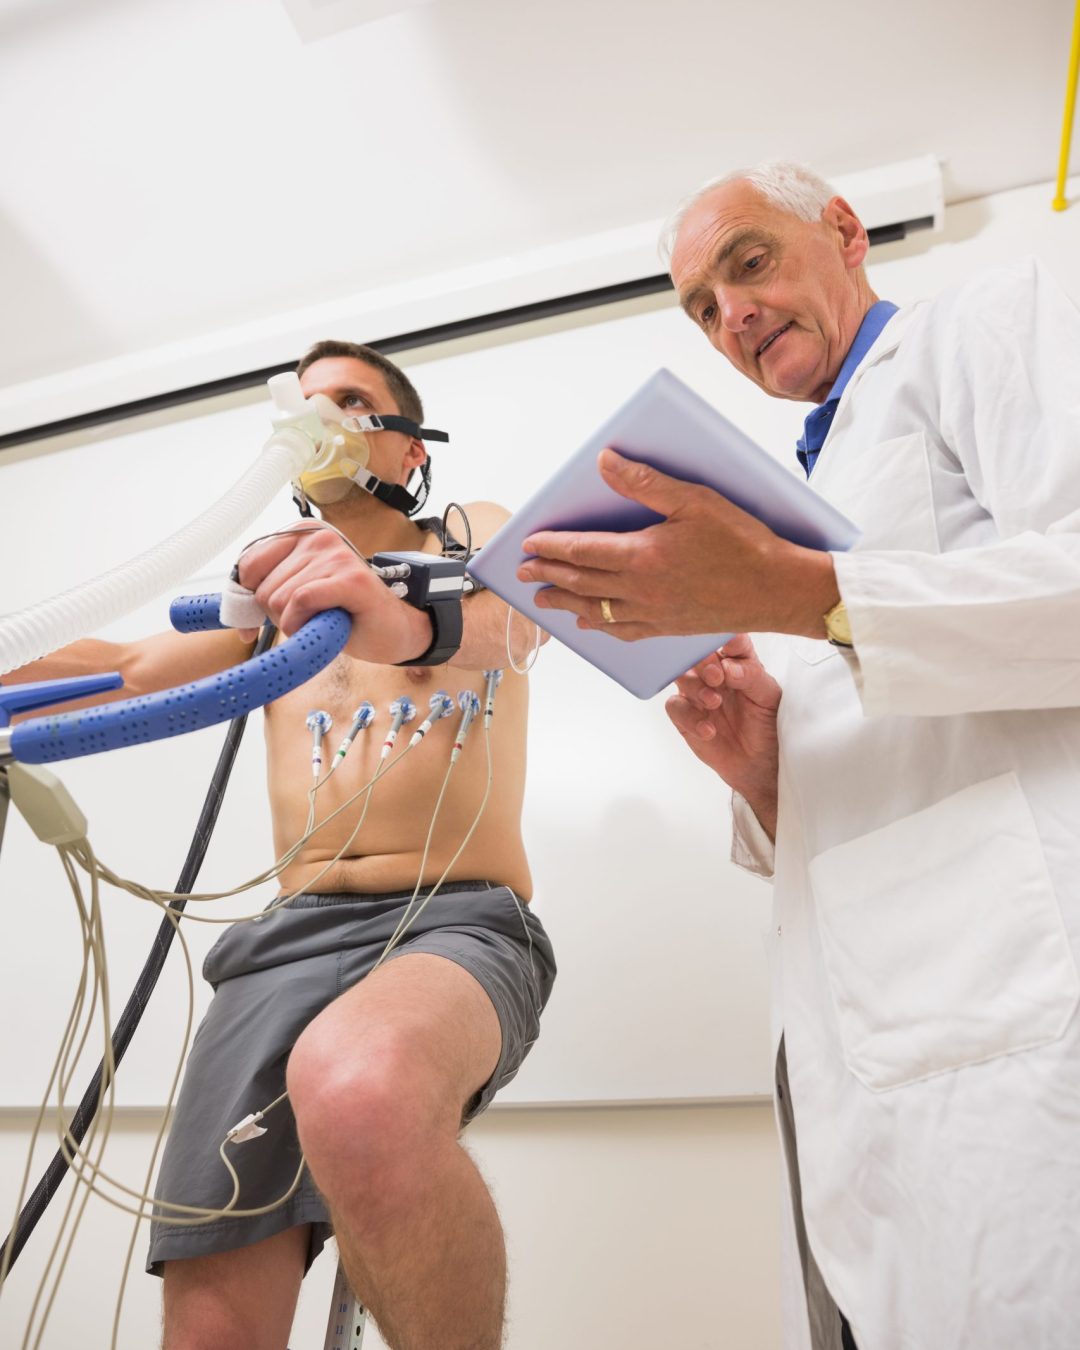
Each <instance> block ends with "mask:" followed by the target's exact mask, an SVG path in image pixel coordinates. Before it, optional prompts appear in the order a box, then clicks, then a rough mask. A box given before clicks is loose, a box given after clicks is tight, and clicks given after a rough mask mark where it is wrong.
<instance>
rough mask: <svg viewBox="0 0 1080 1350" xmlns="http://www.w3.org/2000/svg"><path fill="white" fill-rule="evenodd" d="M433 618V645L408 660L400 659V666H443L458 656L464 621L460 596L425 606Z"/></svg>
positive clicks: (429, 615) (427, 612)
mask: <svg viewBox="0 0 1080 1350" xmlns="http://www.w3.org/2000/svg"><path fill="white" fill-rule="evenodd" d="M423 609H424V612H425V613H426V614H427V615H428V617H429V618H430V619H431V629H432V637H431V646H430V647H428V648H427V650H426V651H423V652H421V653H420V655H419V656H414V657H412V658H411V659H410V660H408V661H398V662H397V663H396V664H397V665H399V666H442V665H445V664H446V662H447V661H449V660H450V658H451V657H452V656H456V655H457V652H458V649H459V647H460V646H461V634H462V627H463V626H462V621H461V600H460V599H459V598H458V597H454V598H453V599H448V600H435V601H433V602H432V603H431V604H430V605H424V606H423Z"/></svg>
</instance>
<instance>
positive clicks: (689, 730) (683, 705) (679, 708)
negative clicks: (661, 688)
mask: <svg viewBox="0 0 1080 1350" xmlns="http://www.w3.org/2000/svg"><path fill="white" fill-rule="evenodd" d="M664 711H665V712H666V713H667V715H668V717H669V718H670V719H671V722H672V725H673V726H674V727H675V730H676V731H677V732H679V734H680V735H681V736H682V737H683V738H684V739H685V740H686V741H687V743H688V744H689V745H690V747H691V749H693V748H694V742H695V741H711V740H714V739H715V738H716V726H715V724H714V723H713V722H712V720H711V719H710V718H708V717H704V716H702V713H701V710H700V708H698V707H696V706H695V704H694V703H693V702H692V701H690V700H689V699H686V698H681V697H679V696H678V695H672V697H671V698H669V699H668V700H667V702H666V703H665V704H664Z"/></svg>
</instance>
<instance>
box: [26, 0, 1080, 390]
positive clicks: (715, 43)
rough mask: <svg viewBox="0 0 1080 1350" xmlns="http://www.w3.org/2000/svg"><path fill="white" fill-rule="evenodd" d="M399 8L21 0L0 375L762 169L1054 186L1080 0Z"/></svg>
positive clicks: (452, 261) (557, 229)
mask: <svg viewBox="0 0 1080 1350" xmlns="http://www.w3.org/2000/svg"><path fill="white" fill-rule="evenodd" d="M393 3H394V0H0V125H2V127H3V128H4V131H3V136H2V139H0V296H2V297H3V307H4V315H5V323H4V324H3V331H2V333H0V386H3V385H8V384H13V383H17V382H20V381H24V380H28V379H31V378H35V377H38V376H43V375H49V374H53V373H56V372H58V371H62V370H65V369H68V368H70V367H74V366H81V365H84V364H86V363H89V362H96V361H99V360H103V359H106V358H110V357H115V356H123V355H126V354H129V353H131V352H135V351H138V350H139V349H141V348H144V347H146V346H157V345H159V344H163V343H166V342H177V341H184V340H186V339H189V338H192V337H195V336H198V335H200V334H204V333H206V332H208V331H211V330H216V329H218V328H222V327H226V326H231V325H235V324H240V323H246V322H254V321H259V320H262V319H265V318H267V317H269V316H272V315H275V314H278V313H280V312H281V311H284V310H290V309H293V308H296V307H300V306H307V305H313V304H318V303H321V302H324V301H332V300H334V299H335V298H336V297H339V296H341V295H342V294H347V293H352V292H357V291H366V290H370V289H372V288H374V287H378V286H384V285H389V284H391V283H395V282H398V281H403V280H406V279H408V278H414V277H417V276H427V275H431V274H436V273H441V272H443V271H446V270H447V269H451V268H457V267H462V266H466V265H468V264H471V263H476V262H480V261H483V260H484V259H487V258H491V257H499V256H503V255H508V254H515V253H519V252H522V251H524V250H527V249H532V248H537V247H541V246H544V245H547V244H552V243H557V242H559V241H563V240H567V239H571V238H574V237H577V236H580V235H585V234H592V233H594V232H597V231H601V230H608V229H613V228H616V227H619V226H622V225H627V224H631V223H635V222H638V221H644V220H650V219H653V218H656V217H660V216H663V215H666V214H667V212H668V211H669V210H670V209H671V207H672V206H673V205H674V204H675V202H676V200H677V199H678V198H679V197H681V196H682V195H683V194H684V193H685V192H687V191H689V190H690V189H692V188H693V187H694V186H696V185H697V184H698V183H699V182H700V181H701V180H702V179H704V178H706V177H710V176H712V175H714V174H717V173H722V172H724V171H726V170H727V169H730V168H733V167H735V166H737V165H740V164H746V163H750V162H753V161H754V160H756V159H759V158H764V157H769V156H777V155H781V156H784V157H792V158H797V159H803V160H806V161H808V162H810V163H812V164H813V165H814V166H815V167H816V168H818V169H819V170H820V171H822V172H823V173H825V174H826V175H827V176H828V175H830V174H844V173H850V172H853V171H856V170H860V169H864V168H868V167H871V166H873V165H876V164H883V163H888V162H891V161H894V160H901V159H907V158H910V157H913V156H916V155H920V154H925V153H927V152H932V153H935V154H937V155H938V156H940V157H941V158H942V159H943V161H944V164H945V184H946V197H947V199H948V200H950V201H956V200H961V199H965V198H968V197H972V196H980V195H983V194H986V193H990V192H994V191H997V190H1000V189H1004V188H1009V187H1016V186H1020V185H1022V184H1027V183H1032V182H1040V181H1046V180H1049V179H1051V178H1053V176H1054V173H1055V170H1056V165H1057V153H1058V140H1059V136H1060V132H1061V110H1062V105H1063V100H1064V91H1065V75H1066V64H1067V58H1068V44H1069V36H1070V28H1071V20H1072V9H1073V5H1072V0H1026V3H1025V4H1023V5H1022V6H1017V5H1016V4H1015V0H954V2H953V3H949V2H948V0H905V3H904V4H902V5H896V4H883V3H878V4H872V3H871V4H864V5H861V6H854V5H851V4H850V3H846V0H819V2H818V3H817V4H813V5H811V4H807V3H806V0H770V3H769V4H767V5H765V4H762V5H751V4H747V3H746V0H739V2H738V3H729V2H728V0H621V2H620V0H431V2H430V3H419V4H418V3H416V0H398V3H397V5H396V8H398V9H400V10H402V11H403V12H400V13H396V14H393V15H391V16H390V17H384V18H380V19H377V20H375V21H373V22H367V23H363V22H361V19H362V18H363V14H364V12H365V10H368V11H369V12H374V10H372V9H371V6H372V5H373V4H374V7H375V9H376V10H377V9H378V8H379V7H380V6H386V5H388V4H389V5H392V4H393ZM319 11H322V14H321V20H322V21H329V20H332V22H333V24H334V25H336V31H333V32H331V33H330V34H329V35H328V36H323V37H317V36H313V35H312V34H313V33H314V32H315V31H316V29H315V28H314V27H313V26H312V25H313V24H315V23H316V21H318V20H320V14H319ZM305 16H306V17H305ZM313 16H314V17H313ZM350 25H351V26H350ZM1078 139H1080V138H1078ZM1073 163H1074V164H1075V165H1080V152H1078V153H1076V154H1074V156H1073ZM1048 209H1049V208H1048ZM371 336H376V335H371Z"/></svg>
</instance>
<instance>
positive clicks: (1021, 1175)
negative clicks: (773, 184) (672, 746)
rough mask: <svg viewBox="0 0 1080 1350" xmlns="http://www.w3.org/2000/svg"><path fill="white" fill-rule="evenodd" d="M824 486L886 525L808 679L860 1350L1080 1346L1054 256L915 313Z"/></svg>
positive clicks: (780, 970) (821, 947) (787, 874)
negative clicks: (845, 621)
mask: <svg viewBox="0 0 1080 1350" xmlns="http://www.w3.org/2000/svg"><path fill="white" fill-rule="evenodd" d="M811 481H812V484H813V486H814V488H815V489H816V490H817V491H818V492H820V493H821V495H822V496H824V497H826V498H827V499H828V500H829V501H831V502H833V503H834V504H835V505H837V506H838V507H840V509H841V510H843V511H844V512H846V513H847V514H848V515H850V516H851V518H852V519H853V520H854V521H856V523H858V524H859V525H860V526H861V527H862V530H863V532H864V533H863V537H862V539H861V541H860V543H859V545H858V547H857V548H856V549H855V550H854V551H852V552H851V553H850V554H846V555H844V554H839V555H836V572H837V578H838V581H839V586H840V591H841V594H842V596H843V599H844V601H845V603H846V605H847V609H848V614H849V616H850V620H851V627H852V633H853V637H854V642H855V653H856V654H855V655H854V656H850V655H848V654H845V653H842V652H841V651H840V650H839V649H838V648H836V647H833V646H831V645H830V644H828V643H826V642H817V641H812V640H806V639H796V640H793V641H792V643H791V644H790V645H791V650H790V652H789V657H790V660H789V664H788V668H787V671H786V674H785V676H784V678H783V680H782V683H783V685H784V697H783V701H782V704H781V708H780V745H781V768H780V804H779V822H778V827H777V844H776V850H775V893H774V904H775V914H774V921H773V941H774V945H775V951H774V954H773V955H774V959H773V962H772V966H773V1009H774V1015H775V1023H774V1033H775V1036H776V1038H777V1040H778V1038H779V1035H780V1032H781V1030H782V1031H783V1034H784V1036H785V1044H786V1047H787V1061H788V1070H789V1075H790V1083H791V1094H792V1101H793V1104H794V1109H795V1118H796V1132H797V1140H798V1157H799V1164H800V1169H801V1180H802V1188H803V1213H804V1217H805V1222H806V1228H807V1232H808V1235H809V1239H810V1244H811V1247H812V1249H813V1252H814V1255H815V1257H816V1259H817V1262H818V1265H819V1267H820V1269H821V1271H822V1273H823V1275H824V1278H825V1281H826V1283H827V1285H828V1286H829V1289H830V1290H831V1292H832V1294H833V1296H834V1298H835V1299H836V1301H837V1303H838V1304H839V1306H840V1308H842V1309H843V1310H844V1312H845V1313H846V1314H847V1316H848V1319H849V1320H850V1322H851V1324H852V1330H853V1332H854V1334H855V1339H856V1341H857V1342H858V1345H859V1347H860V1350H1018V1347H1021V1346H1023V1347H1025V1350H1035V1348H1036V1347H1038V1350H1078V1348H1080V1019H1078V1017H1077V1005H1078V1001H1080V977H1078V973H1077V953H1078V952H1080V315H1078V314H1077V311H1076V309H1075V308H1074V307H1073V305H1072V304H1071V303H1070V301H1069V300H1068V299H1067V298H1066V297H1065V296H1064V295H1063V293H1062V292H1061V291H1060V289H1059V288H1058V287H1057V285H1056V284H1055V283H1054V282H1053V280H1052V279H1051V278H1050V277H1049V276H1048V275H1047V274H1046V272H1045V271H1043V270H1042V269H1041V268H1040V267H1039V266H1038V265H1036V263H1035V262H1034V261H1033V260H1027V261H1024V262H1021V263H1017V264H1015V265H1012V266H1010V267H1005V268H1001V269H997V270H994V271H992V272H989V273H985V274H983V275H982V276H980V277H978V278H977V279H976V280H974V281H972V282H969V283H968V284H966V285H964V286H962V287H959V288H957V289H956V290H955V291H953V292H951V293H947V294H946V295H944V296H942V297H941V298H940V299H938V300H936V301H934V302H931V303H922V304H918V305H915V306H912V307H909V308H906V309H903V310H901V311H900V312H899V313H898V314H896V315H895V316H894V317H893V318H892V320H891V321H890V322H889V324H888V325H887V327H886V328H885V330H884V331H883V333H882V334H881V336H880V337H879V338H878V340H877V342H876V343H875V344H874V346H873V348H872V349H871V351H870V353H869V354H868V355H867V357H866V359H865V360H864V361H863V363H862V365H861V366H860V367H859V369H858V370H857V372H856V373H855V375H854V377H853V378H852V380H851V382H850V384H849V385H848V387H847V389H846V390H845V392H844V395H843V398H842V399H841V401H840V404H839V407H838V408H837V412H836V416H835V418H834V420H833V425H832V429H831V432H830V435H829V438H828V440H827V442H826V444H825V446H824V448H823V451H822V454H821V458H820V460H819V462H818V465H817V468H816V469H815V471H814V475H813V478H812V480H811ZM740 823H741V829H740V830H737V834H736V840H735V847H734V854H733V856H734V857H735V858H736V860H737V861H742V862H743V863H744V864H749V865H750V866H753V867H755V868H756V869H757V870H767V869H768V866H769V863H770V861H771V860H770V859H769V858H768V857H767V856H766V854H767V852H768V850H767V849H766V848H765V847H763V836H762V835H761V834H760V832H759V831H757V830H755V829H754V825H755V824H756V822H753V821H752V819H751V820H748V819H747V812H746V810H745V807H744V805H743V804H741V803H738V802H736V824H737V826H739V825H740ZM793 1270H794V1267H793ZM788 1275H789V1279H788V1280H787V1281H786V1292H787V1297H786V1300H785V1302H786V1315H785V1336H786V1344H787V1345H788V1346H789V1347H791V1350H804V1347H808V1346H810V1344H811V1338H810V1332H809V1327H808V1322H807V1314H806V1305H805V1299H804V1298H803V1295H802V1288H801V1278H800V1277H799V1275H798V1273H797V1271H796V1272H795V1273H794V1274H792V1272H791V1271H789V1272H788Z"/></svg>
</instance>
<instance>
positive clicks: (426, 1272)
mask: <svg viewBox="0 0 1080 1350" xmlns="http://www.w3.org/2000/svg"><path fill="white" fill-rule="evenodd" d="M500 1048H501V1032H500V1028H499V1021H498V1017H497V1015H496V1013H495V1009H494V1008H493V1007H492V1004H491V1001H490V999H489V998H488V996H487V994H486V993H485V992H484V990H483V989H482V988H481V986H480V985H479V984H478V983H477V981H476V980H475V979H474V978H473V977H472V976H471V975H470V974H469V973H468V972H467V971H466V970H464V969H463V968H462V967H461V966H458V965H456V964H455V963H454V962H452V961H449V960H446V959H445V958H444V957H441V956H434V955H430V954H427V953H415V954H412V955H408V956H402V957H399V958H398V959H397V960H394V961H391V962H388V963H387V965H385V966H383V967H380V969H378V970H377V971H375V972H374V974H372V975H370V976H368V978H367V979H366V980H364V981H362V982H361V983H360V984H358V985H357V986H356V987H355V988H353V989H350V990H349V991H348V992H347V993H345V994H343V995H342V996H341V997H340V998H338V999H337V1000H336V1002H334V1003H333V1004H331V1005H330V1007H329V1008H327V1009H326V1010H325V1012H323V1013H321V1014H320V1015H319V1016H318V1017H317V1018H316V1019H315V1020H314V1022H312V1023H311V1025H310V1026H309V1027H308V1028H307V1030H306V1031H305V1032H304V1034H303V1035H302V1036H301V1037H300V1039H299V1041H298V1042H297V1044H296V1047H295V1048H294V1050H293V1053H292V1056H291V1058H290V1060H289V1069H288V1087H289V1096H290V1100H291V1102H292V1106H293V1110H294V1111H295V1113H296V1121H297V1128H298V1130H299V1134H300V1142H301V1145H302V1147H303V1150H304V1154H305V1157H306V1158H307V1161H308V1165H309V1166H310V1168H311V1173H312V1176H313V1177H314V1179H315V1182H316V1184H317V1185H318V1187H319V1189H320V1190H321V1192H322V1194H323V1195H324V1196H325V1198H326V1200H327V1203H328V1205H329V1207H330V1210H331V1213H332V1216H333V1220H334V1229H335V1232H336V1234H337V1239H338V1248H339V1250H340V1252H341V1257H342V1260H343V1262H344V1264H345V1269H346V1271H347V1273H348V1275H349V1279H350V1282H351V1284H352V1287H353V1289H354V1291H355V1293H356V1294H357V1296H358V1297H359V1298H360V1299H361V1301H362V1302H363V1303H364V1304H365V1305H366V1306H367V1307H368V1308H369V1309H370V1310H371V1312H372V1313H373V1315H374V1317H375V1320H376V1321H377V1322H378V1324H379V1328H380V1330H381V1331H382V1333H383V1336H384V1337H385V1339H386V1340H387V1341H388V1342H389V1344H390V1345H391V1346H393V1347H394V1350H498V1347H499V1346H500V1345H501V1344H502V1324H503V1305H504V1302H505V1293H506V1257H505V1250H504V1246H503V1237H502V1229H501V1227H500V1224H499V1219H498V1215H497V1214H496V1212H495V1206H494V1203H493V1202H492V1199H491V1196H490V1195H489V1194H488V1191H487V1187H486V1186H485V1185H484V1183H483V1181H482V1179H481V1177H480V1174H479V1173H478V1172H477V1170H476V1168H475V1166H474V1165H473V1163H472V1161H471V1160H470V1158H469V1157H468V1155H467V1154H466V1153H465V1152H464V1150H463V1149H462V1148H461V1146H460V1144H459V1143H458V1140H457V1136H458V1133H459V1131H460V1126H461V1115H462V1111H463V1108H464V1106H465V1104H466V1103H467V1102H468V1101H469V1099H470V1098H471V1097H472V1096H473V1095H474V1094H475V1093H476V1092H477V1091H478V1090H479V1089H480V1088H481V1087H482V1086H483V1084H484V1083H485V1082H487V1080H488V1079H489V1078H490V1077H491V1074H492V1073H493V1072H494V1069H495V1066H496V1064H497V1063H498V1059H499V1053H500Z"/></svg>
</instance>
